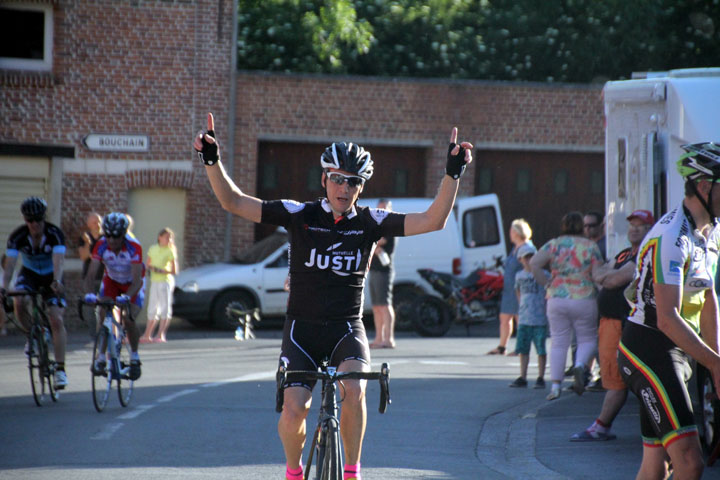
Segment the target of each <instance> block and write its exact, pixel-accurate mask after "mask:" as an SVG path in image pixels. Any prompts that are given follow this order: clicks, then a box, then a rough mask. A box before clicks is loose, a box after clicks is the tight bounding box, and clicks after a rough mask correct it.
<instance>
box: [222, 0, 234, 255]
mask: <svg viewBox="0 0 720 480" xmlns="http://www.w3.org/2000/svg"><path fill="white" fill-rule="evenodd" d="M231 1H232V5H233V12H232V37H231V38H232V44H231V45H230V99H229V105H228V136H227V139H228V140H227V156H226V157H225V156H224V158H225V159H226V161H225V162H223V164H224V166H225V168H226V169H227V173H228V175H229V176H230V178H233V170H234V168H233V167H234V166H235V108H236V105H237V36H238V1H237V0H231ZM232 217H233V215H232V213H230V212H227V214H226V216H225V242H224V248H223V258H224V259H225V261H229V260H230V253H231V252H230V244H231V237H232Z"/></svg>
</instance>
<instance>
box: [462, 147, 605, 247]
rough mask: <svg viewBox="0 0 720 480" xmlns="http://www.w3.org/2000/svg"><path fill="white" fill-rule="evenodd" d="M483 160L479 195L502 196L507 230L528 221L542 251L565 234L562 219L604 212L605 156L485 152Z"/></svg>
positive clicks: (477, 185)
mask: <svg viewBox="0 0 720 480" xmlns="http://www.w3.org/2000/svg"><path fill="white" fill-rule="evenodd" d="M477 159H478V170H477V175H476V177H475V192H476V194H482V193H496V194H497V195H498V197H499V199H500V208H501V211H502V215H503V223H504V226H505V231H506V232H507V231H508V230H509V228H510V223H511V222H512V221H513V219H516V218H524V219H525V220H527V221H528V223H530V226H531V227H532V229H533V242H534V243H535V244H536V245H537V246H540V245H542V244H543V243H545V242H546V241H548V240H549V239H551V238H553V237H555V236H557V235H558V234H559V229H560V218H561V217H562V216H563V215H564V214H565V213H567V212H569V211H572V210H578V211H580V212H583V213H585V212H587V211H590V210H596V211H598V212H600V213H604V208H605V207H604V205H605V173H604V166H603V165H604V163H603V162H604V157H603V154H602V153H571V152H533V151H499V150H485V151H478V152H477ZM507 241H508V247H509V248H510V247H511V245H510V244H509V242H510V240H509V238H508V239H507Z"/></svg>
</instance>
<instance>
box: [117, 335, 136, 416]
mask: <svg viewBox="0 0 720 480" xmlns="http://www.w3.org/2000/svg"><path fill="white" fill-rule="evenodd" d="M118 342H119V345H118V346H117V348H118V363H119V364H120V376H119V377H118V379H117V391H118V399H119V400H120V405H122V406H123V407H127V406H128V405H130V399H132V394H133V386H134V384H135V381H134V380H130V378H129V377H128V374H129V373H130V343H126V344H124V345H123V343H122V340H119V339H118ZM123 381H124V382H123Z"/></svg>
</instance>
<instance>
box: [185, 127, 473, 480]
mask: <svg viewBox="0 0 720 480" xmlns="http://www.w3.org/2000/svg"><path fill="white" fill-rule="evenodd" d="M214 130H215V129H214V121H213V117H212V114H208V123H207V131H206V132H200V133H199V134H198V135H197V137H196V138H195V141H194V143H193V146H194V148H195V149H196V150H197V151H198V156H199V157H200V159H201V160H202V161H203V163H204V164H205V171H206V172H207V175H208V178H209V180H210V184H211V186H212V189H213V192H214V193H215V196H216V197H217V199H218V200H219V201H220V204H221V205H222V207H223V208H224V209H225V210H227V211H229V212H232V213H234V214H236V215H239V216H240V217H243V218H245V219H247V220H250V221H253V222H258V223H270V224H273V225H282V226H284V227H285V228H286V229H287V231H288V234H289V237H290V252H291V253H290V268H289V269H290V299H289V301H288V311H287V318H286V321H285V329H284V334H283V342H282V350H281V354H280V355H281V358H283V359H285V360H287V361H288V368H289V369H290V370H313V369H317V366H318V364H319V362H320V360H322V358H323V357H325V356H327V357H329V358H330V362H331V364H332V366H337V367H338V370H339V371H345V372H348V371H367V370H369V365H370V349H369V347H368V341H367V336H366V335H365V329H364V327H363V323H362V320H361V317H362V298H363V287H364V284H365V278H366V276H367V272H368V270H369V265H370V259H371V258H372V254H373V250H374V249H375V246H376V244H377V241H378V240H379V239H380V238H381V237H385V236H407V235H417V234H421V233H425V232H431V231H434V230H439V229H442V228H443V227H444V226H445V223H446V221H447V218H448V216H449V214H450V211H451V210H452V206H453V203H454V202H455V195H456V193H457V189H458V184H459V177H460V175H461V174H462V172H463V171H464V170H465V166H466V164H467V163H469V162H471V161H472V155H471V149H472V148H473V147H472V145H471V144H470V143H468V142H462V143H460V144H457V143H456V142H457V129H453V131H452V134H451V137H450V146H449V149H448V160H447V165H446V169H445V172H446V175H445V176H444V177H443V180H442V182H441V184H440V190H439V192H438V194H437V196H436V197H435V200H434V201H433V203H432V204H431V205H430V207H429V208H428V210H427V211H426V212H423V213H410V214H407V215H405V214H401V213H396V212H390V211H388V210H383V209H377V208H366V207H360V206H358V205H357V204H356V202H357V199H358V196H359V195H360V193H361V192H362V190H363V186H364V185H365V182H366V181H368V180H369V179H370V177H372V175H373V170H374V162H373V161H372V159H371V156H370V153H369V152H368V151H366V150H365V149H363V148H362V147H360V146H358V145H356V144H353V143H349V144H347V143H333V144H332V145H331V146H329V147H328V148H327V149H326V150H325V152H324V153H323V154H322V155H321V158H320V165H321V167H322V168H323V172H322V174H321V178H320V180H321V183H322V185H323V187H324V188H325V190H326V198H323V199H320V200H317V201H314V202H305V203H299V202H296V201H293V200H275V201H263V200H260V199H258V198H255V197H252V196H250V195H247V194H245V193H243V192H242V191H241V190H240V189H239V188H238V187H237V185H235V184H234V183H233V181H232V180H231V179H230V178H229V177H228V175H227V174H226V173H225V169H224V168H223V166H222V163H221V162H220V155H219V149H218V144H217V141H216V140H215V132H214ZM342 384H343V392H344V401H343V404H342V405H343V408H342V413H341V419H340V432H341V435H342V440H343V446H344V448H345V479H346V480H348V479H357V480H360V453H361V449H362V440H363V436H364V433H365V426H366V416H367V410H366V406H365V385H366V381H364V380H363V381H359V380H352V381H343V382H342ZM312 387H313V385H312V384H298V385H291V386H288V387H287V388H286V390H285V403H284V408H283V411H282V414H281V416H280V421H279V424H278V431H279V434H280V439H281V441H282V444H283V447H284V449H285V457H286V461H287V470H286V473H285V477H286V479H290V480H299V479H301V478H302V468H301V465H300V462H301V456H302V449H303V445H304V443H305V433H306V427H305V418H306V416H307V414H308V410H309V408H310V401H311V398H312V395H311V389H312Z"/></svg>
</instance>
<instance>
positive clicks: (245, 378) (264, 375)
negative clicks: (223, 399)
mask: <svg viewBox="0 0 720 480" xmlns="http://www.w3.org/2000/svg"><path fill="white" fill-rule="evenodd" d="M275 373H276V371H275V370H273V371H272V372H258V373H248V374H247V375H241V376H239V377H235V378H228V379H227V380H220V381H219V382H212V383H205V384H203V385H200V387H202V388H210V387H220V386H222V385H227V384H228V383H237V382H254V381H256V380H267V379H268V378H275Z"/></svg>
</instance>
